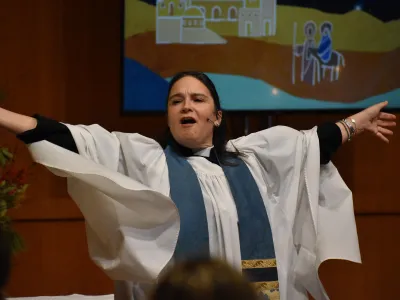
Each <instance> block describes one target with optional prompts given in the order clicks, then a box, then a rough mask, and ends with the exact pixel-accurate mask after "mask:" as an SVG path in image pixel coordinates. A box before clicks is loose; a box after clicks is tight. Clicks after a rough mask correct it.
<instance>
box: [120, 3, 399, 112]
mask: <svg viewBox="0 0 400 300" xmlns="http://www.w3.org/2000/svg"><path fill="white" fill-rule="evenodd" d="M305 2H306V1H295V0H292V1H290V0H286V1H279V0H278V1H276V0H275V1H274V0H157V1H156V0H148V1H144V0H143V1H142V0H125V1H124V42H123V93H122V94H123V99H122V110H123V111H124V112H158V111H165V109H166V98H167V89H168V81H169V79H170V78H171V77H172V76H173V75H174V74H176V73H178V72H180V71H187V70H196V71H201V72H204V73H206V74H208V75H209V76H210V78H211V79H212V80H213V82H214V83H215V85H216V88H217V91H218V93H219V95H220V99H221V105H222V108H223V109H224V110H227V111H254V110H257V111H260V110H279V111H284V110H291V111H293V110H342V109H343V110H348V109H362V108H365V107H367V106H370V105H372V104H375V103H378V102H380V101H385V100H388V101H389V105H388V108H394V109H397V108H400V76H399V72H400V36H399V32H400V11H399V10H398V9H395V8H393V9H392V8H391V7H390V5H392V4H391V2H389V1H367V0H365V1H356V2H354V1H353V2H352V1H349V2H347V1H345V2H343V3H340V2H333V1H314V2H320V4H317V3H315V6H308V5H309V2H310V1H307V3H308V4H305ZM328 2H330V5H327V3H328ZM393 3H394V2H393ZM318 5H319V6H318Z"/></svg>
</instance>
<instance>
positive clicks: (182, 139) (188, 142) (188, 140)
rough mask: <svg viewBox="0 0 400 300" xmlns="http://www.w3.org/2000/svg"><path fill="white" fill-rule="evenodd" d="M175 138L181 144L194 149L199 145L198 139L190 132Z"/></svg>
mask: <svg viewBox="0 0 400 300" xmlns="http://www.w3.org/2000/svg"><path fill="white" fill-rule="evenodd" d="M175 140H176V141H177V142H178V143H179V144H180V145H182V146H184V147H186V148H190V149H196V148H198V147H199V144H201V143H199V140H198V139H197V138H196V137H195V136H193V135H192V134H184V135H180V136H179V137H177V138H175Z"/></svg>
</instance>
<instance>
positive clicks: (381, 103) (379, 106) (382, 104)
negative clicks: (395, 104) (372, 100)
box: [374, 101, 389, 110]
mask: <svg viewBox="0 0 400 300" xmlns="http://www.w3.org/2000/svg"><path fill="white" fill-rule="evenodd" d="M388 104H389V102H388V101H383V102H380V103H378V104H375V105H374V106H376V107H378V108H379V110H381V109H383V108H384V107H385V106H386V105H388Z"/></svg>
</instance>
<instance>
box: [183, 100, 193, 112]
mask: <svg viewBox="0 0 400 300" xmlns="http://www.w3.org/2000/svg"><path fill="white" fill-rule="evenodd" d="M190 111H192V106H191V101H190V99H185V100H184V101H183V106H182V109H181V112H182V113H187V112H190Z"/></svg>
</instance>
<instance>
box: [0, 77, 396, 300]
mask: <svg viewBox="0 0 400 300" xmlns="http://www.w3.org/2000/svg"><path fill="white" fill-rule="evenodd" d="M386 105H387V103H386V102H385V103H380V104H377V105H374V106H372V107H370V108H368V109H366V110H364V111H362V112H360V113H358V114H356V115H354V116H351V117H350V118H348V119H346V120H343V121H340V122H338V123H337V124H330V123H328V124H324V125H322V126H319V127H318V128H314V129H312V130H308V131H303V132H298V131H296V130H293V129H290V128H287V127H282V126H277V127H274V128H271V129H267V130H264V131H260V132H256V133H253V134H251V135H249V136H244V137H241V138H239V139H235V140H231V141H228V142H227V143H226V140H225V124H224V121H225V119H224V115H223V112H222V110H221V106H220V102H219V98H218V94H217V92H216V89H215V87H214V85H213V83H212V82H211V80H210V79H209V78H208V77H207V76H206V75H204V74H202V73H197V72H184V73H180V74H177V75H176V76H175V77H174V78H173V79H172V80H171V82H170V89H169V93H168V100H167V107H168V128H169V132H170V135H169V139H168V140H167V145H166V148H165V149H164V148H162V147H161V146H160V144H159V143H157V142H156V141H154V140H152V139H149V138H146V137H144V136H141V135H139V134H127V133H120V132H114V133H109V132H108V131H106V130H105V129H103V128H102V127H100V126H98V125H91V126H83V125H79V126H73V125H69V124H60V123H57V122H55V121H52V120H50V119H46V118H43V117H39V116H36V118H31V117H26V116H22V115H18V114H14V113H11V112H8V111H5V110H1V111H0V122H1V124H2V125H3V127H5V128H8V129H9V130H11V131H13V132H15V133H17V134H18V137H19V138H20V139H22V140H23V141H25V142H26V143H28V144H31V145H30V150H31V153H32V155H33V157H34V159H35V160H36V161H37V162H39V163H41V164H43V165H45V166H46V167H47V168H49V169H50V170H51V171H52V172H54V173H55V174H56V175H59V176H65V177H68V190H69V194H70V195H71V197H72V198H73V199H74V200H75V202H76V203H77V204H78V206H79V208H80V209H81V211H82V213H83V215H84V217H85V220H86V223H87V238H88V246H89V253H90V256H91V258H92V259H93V261H94V262H95V263H96V264H97V265H98V266H100V267H101V268H102V269H103V270H104V271H105V272H106V274H108V275H109V276H110V277H111V278H112V279H114V280H116V281H118V284H117V292H116V297H117V298H123V296H127V297H132V296H133V297H134V299H135V300H136V299H142V298H143V297H144V296H143V295H144V294H145V293H144V291H145V290H146V289H147V288H148V287H149V286H150V287H151V284H152V283H153V282H154V280H155V279H157V277H158V276H159V274H160V273H161V272H162V270H164V268H165V267H166V266H168V265H171V264H173V263H175V262H177V261H180V260H187V259H191V258H196V257H199V256H203V257H209V256H212V257H219V258H222V259H224V260H225V261H227V262H228V263H230V264H231V265H232V266H234V267H236V268H237V269H239V270H243V271H244V273H246V275H248V276H249V278H250V279H251V280H252V281H253V282H254V283H255V284H256V285H258V286H259V287H260V290H261V291H262V292H263V293H264V294H265V295H267V296H268V297H271V298H276V297H280V299H307V290H308V291H309V292H310V293H311V294H312V295H313V296H314V298H316V299H326V298H327V295H326V293H325V291H324V289H323V287H322V284H321V283H320V281H319V278H318V274H317V270H318V267H319V265H320V263H322V262H323V261H324V260H327V259H329V258H332V257H335V258H340V259H347V260H351V261H355V262H359V261H360V255H359V248H358V240H357V232H356V227H355V222H354V213H353V203H352V196H351V192H350V191H349V190H348V188H347V187H346V185H345V184H344V182H343V180H342V179H341V178H340V175H339V174H338V172H337V170H336V169H335V167H334V166H333V165H332V164H331V163H329V160H330V156H331V154H332V153H333V152H334V151H335V150H336V149H337V148H338V147H339V145H340V144H341V143H344V142H346V141H348V140H351V139H352V138H353V137H354V136H355V135H357V134H359V133H361V132H364V131H368V132H371V133H373V134H374V135H376V136H377V137H378V138H380V139H382V140H384V141H386V142H388V139H387V136H388V135H391V134H392V132H391V131H390V130H389V129H388V128H387V127H390V126H395V123H394V122H393V120H394V119H395V116H394V115H391V114H387V113H381V112H380V110H381V109H382V108H384V107H385V106H386ZM41 140H43V141H41ZM44 140H47V141H44ZM39 141H40V142H39ZM54 144H56V145H58V146H55V145H54ZM59 146H61V147H59ZM66 149H68V150H66ZM69 150H71V151H69ZM73 152H76V153H79V155H77V154H76V153H73ZM320 163H322V165H321V166H320ZM278 288H279V289H278ZM277 294H278V295H277Z"/></svg>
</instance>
